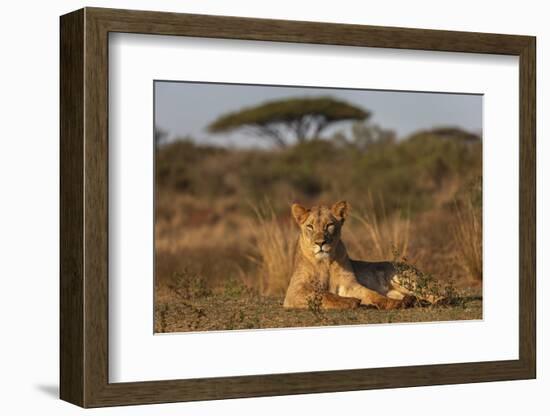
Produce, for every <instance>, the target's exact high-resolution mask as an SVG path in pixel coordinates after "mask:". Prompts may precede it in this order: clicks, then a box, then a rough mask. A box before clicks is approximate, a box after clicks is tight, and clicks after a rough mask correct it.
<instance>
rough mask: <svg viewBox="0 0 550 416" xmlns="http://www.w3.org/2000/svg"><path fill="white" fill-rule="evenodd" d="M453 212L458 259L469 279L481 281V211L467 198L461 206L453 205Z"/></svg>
mask: <svg viewBox="0 0 550 416" xmlns="http://www.w3.org/2000/svg"><path fill="white" fill-rule="evenodd" d="M455 213H456V221H455V223H454V227H453V228H454V229H453V231H454V238H455V241H456V245H457V252H458V256H459V261H460V263H461V264H462V266H463V267H464V269H466V271H467V272H468V273H469V275H470V277H471V279H473V280H477V281H481V280H482V278H483V266H482V260H483V259H482V255H483V254H482V247H481V245H482V236H481V233H482V225H481V212H480V210H479V209H476V208H475V207H474V206H473V204H472V202H471V200H467V201H466V202H465V203H464V204H463V206H462V207H459V206H458V205H455Z"/></svg>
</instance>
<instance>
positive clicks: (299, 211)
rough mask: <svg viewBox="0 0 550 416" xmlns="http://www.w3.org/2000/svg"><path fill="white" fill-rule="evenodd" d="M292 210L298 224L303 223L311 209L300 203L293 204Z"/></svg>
mask: <svg viewBox="0 0 550 416" xmlns="http://www.w3.org/2000/svg"><path fill="white" fill-rule="evenodd" d="M291 211H292V216H293V217H294V219H295V220H296V222H297V223H298V225H302V224H303V223H304V221H305V220H307V217H308V215H309V209H307V208H305V207H303V206H302V205H300V204H292V207H291Z"/></svg>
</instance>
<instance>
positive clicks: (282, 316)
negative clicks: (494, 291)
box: [155, 293, 482, 332]
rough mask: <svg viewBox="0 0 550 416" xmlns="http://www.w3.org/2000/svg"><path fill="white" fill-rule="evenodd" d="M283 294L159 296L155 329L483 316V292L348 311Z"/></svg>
mask: <svg viewBox="0 0 550 416" xmlns="http://www.w3.org/2000/svg"><path fill="white" fill-rule="evenodd" d="M282 303H283V298H282V297H271V296H258V295H256V294H254V293H229V294H228V293H224V294H215V295H209V296H204V297H199V298H194V299H183V298H178V297H174V296H170V297H165V298H164V299H163V298H162V296H160V297H159V299H158V301H157V307H156V311H155V313H156V317H155V318H156V319H155V322H156V328H155V332H188V331H223V330H232V329H257V328H262V329H265V328H289V327H315V326H333V325H365V324H380V323H396V322H433V321H458V320H474V319H482V300H481V297H480V296H478V295H469V296H465V297H464V298H462V300H461V302H460V303H459V304H458V305H455V306H430V307H414V308H410V309H404V310H391V311H380V310H377V309H373V308H367V307H360V308H358V309H355V310H346V311H312V310H309V309H306V310H287V309H284V308H283V306H282Z"/></svg>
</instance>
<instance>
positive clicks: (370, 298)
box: [338, 279, 414, 309]
mask: <svg viewBox="0 0 550 416" xmlns="http://www.w3.org/2000/svg"><path fill="white" fill-rule="evenodd" d="M350 280H351V279H350ZM338 294H339V295H340V296H348V297H353V298H357V299H360V300H361V304H362V305H369V306H375V307H377V308H378V309H400V308H406V307H409V306H411V305H412V304H413V303H414V298H413V297H409V296H404V297H403V298H402V299H392V298H390V297H387V296H383V295H381V294H380V293H378V292H376V291H374V290H372V289H369V288H367V287H365V286H363V285H361V284H360V283H358V282H356V281H348V282H346V283H345V284H343V285H341V286H340V287H339V288H338Z"/></svg>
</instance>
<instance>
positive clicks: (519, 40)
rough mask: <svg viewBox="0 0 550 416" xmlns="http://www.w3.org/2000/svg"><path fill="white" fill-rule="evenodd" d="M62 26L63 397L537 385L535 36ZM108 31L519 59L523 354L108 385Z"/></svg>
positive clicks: (235, 24) (151, 23)
mask: <svg viewBox="0 0 550 416" xmlns="http://www.w3.org/2000/svg"><path fill="white" fill-rule="evenodd" d="M60 29H61V45H60V46H61V50H60V53H61V60H60V64H61V91H60V94H61V95H60V101H61V121H60V123H61V155H60V159H61V182H60V186H61V201H60V203H61V218H60V220H61V231H60V232H61V247H60V252H61V256H60V261H61V268H60V278H61V284H60V296H61V302H60V312H61V313H60V361H61V362H60V380H61V381H60V383H61V385H60V396H61V399H63V400H66V401H68V402H71V403H74V404H76V405H79V406H82V407H101V406H114V405H130V404H145V403H163V402H178V401H191V400H212V399H226V398H238V397H257V396H270V395H287V394H303V393H321V392H338V391H351V390H363V389H379V388H397V387H410V386H424V385H440V384H454V383H474V382H487V381H499V380H518V379H530V378H535V376H536V332H535V331H536V326H535V322H536V321H535V319H536V317H535V313H536V303H535V301H536V299H535V298H536V296H535V294H536V292H535V280H536V279H535V248H536V247H535V245H536V240H535V220H536V207H535V197H536V193H535V192H536V191H535V159H536V150H535V124H536V123H535V105H536V97H535V38H534V37H530V36H516V35H500V34H486V33H467V32H451V31H438V30H421V29H404V28H390V27H376V26H361V25H344V24H328V23H314V22H297V21H285V20H264V19H252V18H239V17H225V16H206V15H190V14H176V13H163V12H162V13H161V12H147V11H130V10H113V9H100V8H85V9H81V10H78V11H75V12H72V13H69V14H67V15H64V16H62V17H61V20H60ZM110 32H127V33H142V34H154V35H174V36H192V37H205V38H224V39H244V40H263V41H278V42H297V43H312V44H330V45H346V46H359V47H360V46H368V47H380V48H398V49H416V50H430V51H448V52H468V53H483V54H503V55H514V56H518V57H519V66H520V80H519V85H520V93H519V97H520V99H519V101H520V108H519V114H520V116H519V117H520V131H519V134H520V142H519V152H520V187H519V195H520V211H519V212H520V217H519V218H520V224H519V227H520V228H519V230H520V253H519V255H520V268H519V311H520V312H519V359H518V360H509V361H491V362H472V363H460V364H444V365H418V366H406V367H391V368H370V369H354V370H340V371H322V372H308V373H289V374H266V375H253V376H238V377H219V378H205V379H181V380H170V381H147V382H132V383H109V379H108V360H109V355H108V299H109V298H108V287H109V285H108V281H109V280H108V279H109V276H108V222H109V218H108V168H109V167H108V65H109V62H108V34H109V33H110Z"/></svg>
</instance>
